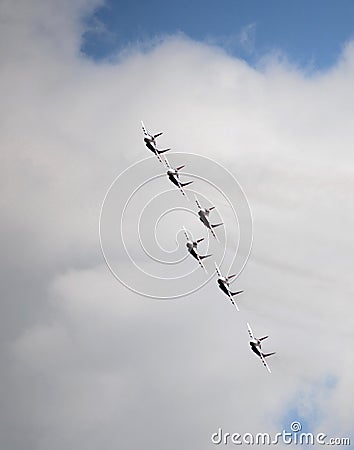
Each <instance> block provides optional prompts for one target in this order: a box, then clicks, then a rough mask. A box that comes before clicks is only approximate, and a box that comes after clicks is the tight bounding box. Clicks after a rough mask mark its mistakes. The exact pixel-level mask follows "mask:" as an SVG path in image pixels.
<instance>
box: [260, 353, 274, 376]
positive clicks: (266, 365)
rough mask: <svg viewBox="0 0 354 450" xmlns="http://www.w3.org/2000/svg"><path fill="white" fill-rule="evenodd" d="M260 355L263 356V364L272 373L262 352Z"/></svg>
mask: <svg viewBox="0 0 354 450" xmlns="http://www.w3.org/2000/svg"><path fill="white" fill-rule="evenodd" d="M260 356H261V360H262V363H263V366H264V367H265V368H266V369H267V370H268V372H269V373H272V372H271V370H270V368H269V366H268V364H267V361H266V360H265V357H264V356H263V353H262V352H261V353H260Z"/></svg>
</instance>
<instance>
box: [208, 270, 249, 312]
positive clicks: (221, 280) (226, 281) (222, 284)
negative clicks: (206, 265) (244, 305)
mask: <svg viewBox="0 0 354 450" xmlns="http://www.w3.org/2000/svg"><path fill="white" fill-rule="evenodd" d="M215 270H216V273H217V275H218V285H219V288H220V289H221V290H222V291H223V292H224V294H226V295H227V296H228V297H229V299H230V301H231V303H232V304H233V305H234V306H235V307H236V309H237V311H239V309H238V306H237V304H236V303H235V301H234V299H233V296H235V295H238V294H241V293H242V292H243V291H236V292H232V291H231V289H230V280H231V279H232V278H234V277H235V276H236V275H229V276H227V277H225V276H223V275H222V274H221V271H220V269H219V267H218V265H217V264H216V263H215Z"/></svg>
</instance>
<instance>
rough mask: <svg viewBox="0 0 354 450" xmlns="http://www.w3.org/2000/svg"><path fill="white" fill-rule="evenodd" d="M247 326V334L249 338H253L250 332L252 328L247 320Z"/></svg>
mask: <svg viewBox="0 0 354 450" xmlns="http://www.w3.org/2000/svg"><path fill="white" fill-rule="evenodd" d="M247 328H248V334H249V335H250V338H251V339H254V336H253V333H252V329H251V327H250V324H249V323H248V322H247Z"/></svg>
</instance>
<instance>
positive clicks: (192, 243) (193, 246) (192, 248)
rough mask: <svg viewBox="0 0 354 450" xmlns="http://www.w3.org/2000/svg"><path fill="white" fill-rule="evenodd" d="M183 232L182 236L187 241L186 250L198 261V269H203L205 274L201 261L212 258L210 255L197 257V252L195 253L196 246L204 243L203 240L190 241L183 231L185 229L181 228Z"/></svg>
mask: <svg viewBox="0 0 354 450" xmlns="http://www.w3.org/2000/svg"><path fill="white" fill-rule="evenodd" d="M183 232H184V235H185V237H186V239H187V244H186V247H187V250H188V251H189V253H190V254H191V255H192V256H193V258H195V259H196V260H197V261H198V263H199V265H200V267H201V268H202V269H204V270H205V272H206V269H205V267H204V264H203V262H202V260H203V259H205V258H209V256H212V255H203V256H202V255H199V254H198V252H197V246H198V244H199V243H200V242H202V241H204V238H201V239H197V240H196V241H191V240H190V239H189V236H188V233H187V230H186V229H185V227H183Z"/></svg>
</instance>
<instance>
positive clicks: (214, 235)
mask: <svg viewBox="0 0 354 450" xmlns="http://www.w3.org/2000/svg"><path fill="white" fill-rule="evenodd" d="M209 230H210V232H211V234H212V235H213V238H214V239H216V241H217V242H219V239H218V237H217V236H216V234H215V232H214V230H213V228H212V226H210V228H209Z"/></svg>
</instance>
